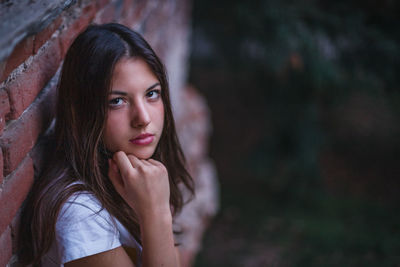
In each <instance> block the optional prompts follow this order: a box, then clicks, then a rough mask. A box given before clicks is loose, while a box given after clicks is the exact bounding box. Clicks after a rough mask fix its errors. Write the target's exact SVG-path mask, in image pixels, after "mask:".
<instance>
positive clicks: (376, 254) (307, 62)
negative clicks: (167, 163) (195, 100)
mask: <svg viewBox="0 0 400 267" xmlns="http://www.w3.org/2000/svg"><path fill="white" fill-rule="evenodd" d="M399 14H400V4H399V2H398V1H394V0H393V1H390V0H384V1H377V0H375V1H372V0H367V1H361V0H360V1H344V0H337V1H322V0H321V1H315V0H308V1H306V0H297V1H288V0H259V1H239V0H230V1H227V0H222V1H221V0H220V1H212V0H195V1H194V4H193V34H192V53H191V69H190V82H191V83H192V84H193V85H194V86H195V87H196V88H197V89H198V90H199V91H200V92H201V93H202V94H203V95H204V96H205V97H206V98H207V101H208V104H209V106H210V109H211V112H212V119H213V136H212V138H211V144H210V150H211V151H210V154H211V157H212V158H213V159H214V161H215V163H216V165H217V169H218V175H219V179H220V184H221V209H220V212H219V214H218V215H217V217H216V218H215V219H214V220H213V221H212V223H211V225H210V228H209V229H208V231H207V233H206V235H205V237H204V242H203V249H202V251H201V252H200V254H199V256H198V257H197V260H196V266H199V267H200V266H209V267H212V266H270V265H273V266H400V229H399V228H400V214H399V211H400V209H399V206H400V205H399V203H400V194H399V193H400V192H399V191H400V180H399V178H400V167H399V166H400V138H399V137H400V127H399V115H400V90H399V82H400V78H399V76H400V75H399V74H400V73H399V63H400V21H399Z"/></svg>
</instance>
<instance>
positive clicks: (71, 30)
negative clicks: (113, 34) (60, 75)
mask: <svg viewBox="0 0 400 267" xmlns="http://www.w3.org/2000/svg"><path fill="white" fill-rule="evenodd" d="M96 11H97V9H96V6H95V5H94V4H89V5H87V6H86V7H85V8H84V9H83V10H82V14H81V16H79V17H78V18H77V19H76V20H74V21H73V22H72V23H71V24H70V25H68V26H66V28H65V29H64V31H63V32H62V33H61V34H60V37H59V41H60V46H61V51H62V54H61V55H62V57H64V56H65V54H66V53H67V50H68V48H69V46H70V45H71V43H72V42H73V41H74V39H75V38H76V36H77V35H78V34H79V33H80V32H81V31H83V30H84V29H85V28H86V27H87V26H88V25H89V23H90V22H91V21H92V20H93V18H94V16H95V14H96Z"/></svg>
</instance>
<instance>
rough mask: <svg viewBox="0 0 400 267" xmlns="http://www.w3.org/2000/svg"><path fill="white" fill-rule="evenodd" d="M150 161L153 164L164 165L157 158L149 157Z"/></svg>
mask: <svg viewBox="0 0 400 267" xmlns="http://www.w3.org/2000/svg"><path fill="white" fill-rule="evenodd" d="M148 162H149V163H151V164H152V165H156V166H161V165H163V164H162V163H161V162H159V161H157V160H155V159H148Z"/></svg>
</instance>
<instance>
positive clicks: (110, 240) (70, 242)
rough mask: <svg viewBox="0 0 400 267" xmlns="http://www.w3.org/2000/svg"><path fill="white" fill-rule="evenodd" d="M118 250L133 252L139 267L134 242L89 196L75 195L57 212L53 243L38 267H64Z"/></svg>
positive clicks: (97, 202) (80, 193) (138, 257)
mask: <svg viewBox="0 0 400 267" xmlns="http://www.w3.org/2000/svg"><path fill="white" fill-rule="evenodd" d="M120 246H123V247H124V248H126V249H128V250H129V251H131V252H132V251H133V252H135V254H136V255H135V256H136V259H137V261H136V262H134V263H135V265H136V266H141V253H142V247H141V246H140V244H139V243H138V242H137V241H136V240H135V238H134V237H133V236H132V235H131V234H130V233H129V232H128V230H127V229H126V228H125V227H124V226H123V225H122V224H121V223H120V222H119V221H118V220H117V219H116V218H115V217H113V216H112V215H111V214H110V213H108V212H107V210H106V209H102V208H101V204H100V202H99V201H98V199H97V198H96V197H95V196H94V195H93V194H92V193H89V192H78V193H75V194H73V195H72V196H71V197H70V198H69V199H68V200H67V201H66V203H65V204H64V205H63V206H62V208H61V210H60V214H59V216H58V218H57V222H56V231H55V240H54V242H53V244H52V246H51V248H50V250H49V251H48V252H47V253H46V255H45V256H44V257H43V258H42V266H44V267H55V266H64V263H66V262H69V261H72V260H76V259H79V258H83V257H86V256H90V255H94V254H97V253H100V252H104V251H107V250H111V249H114V248H117V247H120ZM127 247H128V248H127ZM129 254H130V253H128V255H129Z"/></svg>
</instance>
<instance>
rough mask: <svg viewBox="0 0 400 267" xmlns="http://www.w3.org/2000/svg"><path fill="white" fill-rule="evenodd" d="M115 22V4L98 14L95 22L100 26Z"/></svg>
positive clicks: (109, 5) (107, 6)
mask: <svg viewBox="0 0 400 267" xmlns="http://www.w3.org/2000/svg"><path fill="white" fill-rule="evenodd" d="M113 21H115V5H114V3H110V4H108V5H106V6H105V7H103V8H102V9H101V10H100V11H99V12H97V14H96V18H95V19H94V20H93V22H95V23H98V24H103V23H108V22H113Z"/></svg>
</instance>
